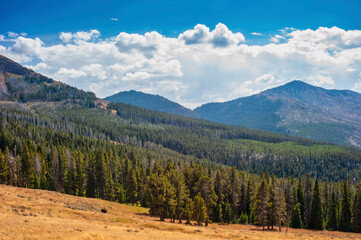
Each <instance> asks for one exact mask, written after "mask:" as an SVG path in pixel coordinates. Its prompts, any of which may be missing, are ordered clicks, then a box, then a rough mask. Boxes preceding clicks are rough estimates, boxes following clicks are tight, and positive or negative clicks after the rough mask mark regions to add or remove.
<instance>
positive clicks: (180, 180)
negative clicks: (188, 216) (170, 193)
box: [170, 170, 188, 223]
mask: <svg viewBox="0 0 361 240" xmlns="http://www.w3.org/2000/svg"><path fill="white" fill-rule="evenodd" d="M170 180H171V183H172V184H173V186H174V189H175V199H176V205H175V211H174V215H173V223H174V222H175V219H178V220H179V222H182V220H181V219H182V214H183V211H184V207H185V201H186V198H188V191H187V189H186V186H185V183H184V177H183V174H182V173H180V172H179V171H178V170H172V173H171V178H170Z"/></svg>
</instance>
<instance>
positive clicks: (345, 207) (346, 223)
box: [339, 180, 351, 232]
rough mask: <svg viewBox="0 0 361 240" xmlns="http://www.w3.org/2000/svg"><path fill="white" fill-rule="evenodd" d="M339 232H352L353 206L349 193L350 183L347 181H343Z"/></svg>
mask: <svg viewBox="0 0 361 240" xmlns="http://www.w3.org/2000/svg"><path fill="white" fill-rule="evenodd" d="M339 230H341V231H345V232H347V231H350V230H351V204H350V196H349V191H348V183H347V181H346V180H345V181H343V188H342V202H341V215H340V223H339Z"/></svg>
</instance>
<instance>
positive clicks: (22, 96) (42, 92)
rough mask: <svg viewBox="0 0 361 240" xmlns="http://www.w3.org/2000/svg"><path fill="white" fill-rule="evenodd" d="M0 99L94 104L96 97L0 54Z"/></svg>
mask: <svg viewBox="0 0 361 240" xmlns="http://www.w3.org/2000/svg"><path fill="white" fill-rule="evenodd" d="M0 100H2V101H15V102H28V101H37V102H60V101H68V102H73V103H80V104H83V105H84V104H85V105H94V101H95V100H96V97H95V94H94V93H91V92H84V91H82V90H79V89H77V88H74V87H71V86H69V85H66V84H64V83H61V82H58V81H54V80H53V79H51V78H48V77H45V76H43V75H41V74H38V73H36V72H34V71H32V70H30V69H27V68H25V67H22V66H21V65H20V64H18V63H16V62H14V61H12V60H10V59H8V58H6V57H4V56H2V55H0Z"/></svg>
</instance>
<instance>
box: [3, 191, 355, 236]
mask: <svg viewBox="0 0 361 240" xmlns="http://www.w3.org/2000/svg"><path fill="white" fill-rule="evenodd" d="M102 208H106V209H107V211H108V212H107V213H101V211H100V210H101V209H102ZM0 212H1V214H0V239H154V240H155V239H157V240H158V239H171V240H177V239H179V240H180V239H182V240H184V239H248V240H252V239H302V240H306V239H313V240H316V239H361V234H355V233H342V232H328V231H309V230H296V229H289V231H288V233H286V232H276V231H274V232H271V231H261V230H260V229H259V228H257V227H254V226H246V225H239V224H236V225H235V224H233V225H220V224H210V225H209V226H208V227H198V226H188V225H185V224H179V223H170V222H169V221H166V222H160V221H159V220H158V218H154V217H150V216H149V215H148V214H147V212H148V209H146V208H141V207H132V206H127V205H122V204H118V203H114V202H108V201H103V200H99V199H89V198H81V197H75V196H69V195H65V194H61V193H56V192H51V191H44V190H34V189H24V188H16V187H10V186H4V185H0ZM284 230H285V229H283V231H284Z"/></svg>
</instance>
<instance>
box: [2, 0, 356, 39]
mask: <svg viewBox="0 0 361 240" xmlns="http://www.w3.org/2000/svg"><path fill="white" fill-rule="evenodd" d="M1 5H2V7H1V8H0V22H1V26H0V32H1V33H2V34H5V33H7V32H9V31H11V32H26V33H27V34H28V35H29V36H32V37H35V36H40V37H43V38H45V37H49V36H52V35H53V36H57V35H58V33H59V32H76V31H82V30H83V31H85V30H90V29H98V30H99V31H101V32H102V35H103V36H105V37H108V36H111V35H114V34H117V33H119V32H120V31H124V32H128V33H141V34H142V33H145V32H148V31H158V32H159V33H161V34H164V35H166V36H176V35H178V34H179V33H182V32H183V31H185V30H187V29H190V28H193V27H194V26H195V25H196V24H198V23H201V24H205V25H207V26H215V25H216V24H217V23H219V22H222V23H224V24H225V25H227V27H228V28H229V29H230V30H231V31H233V32H242V33H243V34H244V35H247V34H249V33H252V32H261V33H268V32H274V31H277V30H278V29H282V28H284V27H294V28H297V29H307V28H311V29H316V28H318V27H319V26H323V27H333V26H337V27H339V28H342V29H345V30H352V29H359V28H360V26H361V17H360V11H361V1H359V0H343V1H335V0H304V1H285V0H276V1H270V0H266V1H263V0H261V1H251V0H249V1H224V0H223V1H205V0H192V1H189V0H184V1H178V0H166V1H150V0H143V1H138V0H132V1H119V0H118V1H117V0H113V1H99V0H96V1H94V0H82V1H74V0H72V1H69V0H62V1H53V0H47V1H42V0H35V1H34V0H33V1H29V0H11V1H2V4H1ZM111 18H117V19H118V21H111V20H110V19H111Z"/></svg>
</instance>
